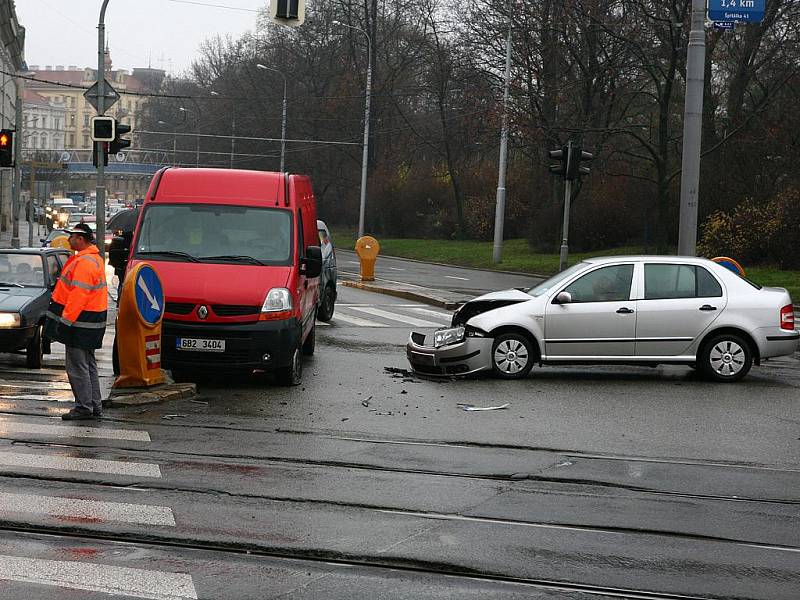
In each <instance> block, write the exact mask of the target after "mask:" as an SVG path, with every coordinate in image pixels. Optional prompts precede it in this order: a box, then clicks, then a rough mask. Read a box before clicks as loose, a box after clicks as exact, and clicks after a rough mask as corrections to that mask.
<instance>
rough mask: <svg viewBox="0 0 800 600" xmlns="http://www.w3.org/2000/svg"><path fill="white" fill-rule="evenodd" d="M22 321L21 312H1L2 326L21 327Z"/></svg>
mask: <svg viewBox="0 0 800 600" xmlns="http://www.w3.org/2000/svg"><path fill="white" fill-rule="evenodd" d="M21 323H22V321H21V320H20V318H19V313H0V327H2V328H8V327H19V326H20V324H21Z"/></svg>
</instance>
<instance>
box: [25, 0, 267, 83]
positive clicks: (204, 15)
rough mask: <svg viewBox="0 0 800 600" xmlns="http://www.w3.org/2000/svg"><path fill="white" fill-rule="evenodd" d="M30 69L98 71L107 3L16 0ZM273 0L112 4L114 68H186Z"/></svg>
mask: <svg viewBox="0 0 800 600" xmlns="http://www.w3.org/2000/svg"><path fill="white" fill-rule="evenodd" d="M15 3H16V8H17V19H18V20H19V22H20V24H21V25H22V26H23V27H25V61H26V62H27V63H28V65H38V66H39V67H40V68H44V67H45V66H46V65H53V66H55V65H64V67H65V68H66V67H67V66H69V65H75V66H77V67H79V68H83V67H97V21H98V20H99V17H100V7H101V6H102V4H103V2H102V0H15ZM268 3H269V0H110V2H109V3H108V8H107V9H106V18H105V23H106V40H107V41H108V43H109V47H110V49H111V60H112V62H113V66H114V68H115V69H128V70H131V69H133V68H134V67H147V66H148V65H150V66H152V67H153V68H162V69H164V70H166V71H168V72H170V73H173V74H177V73H180V72H183V71H184V70H186V69H187V68H188V67H189V65H190V64H191V62H192V60H193V59H194V58H195V57H196V56H197V54H198V48H199V46H200V44H201V42H203V40H205V39H206V38H209V37H213V36H215V35H217V34H219V35H225V34H231V35H233V36H234V37H238V36H239V35H241V34H242V33H244V32H246V31H248V30H250V31H252V30H254V29H255V23H256V17H257V11H258V10H259V9H262V8H263V7H265V6H267V5H268Z"/></svg>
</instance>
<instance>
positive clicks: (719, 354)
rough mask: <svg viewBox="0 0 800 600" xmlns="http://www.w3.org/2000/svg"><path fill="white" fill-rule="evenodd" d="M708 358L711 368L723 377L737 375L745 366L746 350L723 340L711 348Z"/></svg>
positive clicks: (732, 342) (734, 343)
mask: <svg viewBox="0 0 800 600" xmlns="http://www.w3.org/2000/svg"><path fill="white" fill-rule="evenodd" d="M708 358H709V362H710V363H711V368H712V369H713V370H714V371H715V372H716V373H718V374H720V375H722V376H723V377H731V376H732V375H736V374H737V373H738V372H739V371H741V370H742V368H743V367H744V364H745V352H744V349H743V348H742V347H741V346H740V345H739V344H737V343H736V342H734V341H731V340H723V341H720V342H719V343H717V344H715V345H714V346H713V347H712V348H711V352H710V353H709V356H708Z"/></svg>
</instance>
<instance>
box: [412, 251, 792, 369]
mask: <svg viewBox="0 0 800 600" xmlns="http://www.w3.org/2000/svg"><path fill="white" fill-rule="evenodd" d="M799 339H800V333H798V332H797V331H795V328H794V309H793V306H792V300H791V298H790V297H789V293H788V292H787V291H786V290H785V289H783V288H764V287H760V286H758V285H756V284H754V283H751V282H750V281H748V280H746V279H744V278H742V277H739V276H738V275H736V274H735V273H733V272H732V271H729V270H728V269H726V268H725V267H723V266H721V265H718V264H717V263H715V262H712V261H710V260H706V259H703V258H690V257H677V256H627V257H626V256H614V257H604V258H593V259H589V260H586V261H584V262H581V263H579V264H576V265H574V266H572V267H570V268H569V269H567V270H565V271H562V272H561V273H559V274H558V275H555V276H553V277H551V278H550V279H547V280H545V281H543V282H542V283H540V284H539V285H537V286H536V287H533V288H531V289H529V290H526V291H521V290H507V291H503V292H493V293H490V294H486V295H484V296H480V297H478V298H475V299H474V300H471V301H470V302H467V303H466V304H464V305H463V306H462V307H461V308H460V309H459V310H458V311H457V312H456V313H455V314H454V315H453V322H452V326H451V327H449V328H446V329H440V330H438V331H436V332H435V333H434V334H433V336H426V335H425V334H423V333H419V332H412V333H411V336H410V339H409V341H408V345H407V346H406V354H407V356H408V360H409V362H410V363H411V367H412V368H413V369H414V370H415V371H416V372H418V373H423V374H427V375H448V376H449V375H467V374H470V373H476V372H478V371H488V370H491V371H492V372H493V373H494V374H495V375H496V376H498V377H501V378H504V379H519V378H522V377H526V376H527V375H528V373H529V372H530V370H531V368H532V367H533V366H534V364H535V363H539V364H540V365H541V364H570V363H572V364H580V363H595V364H597V363H610V364H611V363H616V364H640V365H656V364H666V363H669V364H679V365H689V366H691V367H694V368H699V369H701V370H702V371H703V373H705V374H706V375H707V376H708V377H709V378H711V379H713V380H715V381H723V382H725V381H737V380H739V379H741V378H742V377H744V376H745V375H746V374H747V372H748V371H749V370H750V367H751V366H752V364H753V363H755V364H760V362H761V361H762V360H763V359H765V358H771V357H775V356H784V355H789V354H792V353H794V352H795V351H797V348H798V340H799Z"/></svg>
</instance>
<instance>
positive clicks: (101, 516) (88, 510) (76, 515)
mask: <svg viewBox="0 0 800 600" xmlns="http://www.w3.org/2000/svg"><path fill="white" fill-rule="evenodd" d="M8 512H12V513H29V514H37V515H49V516H51V517H66V518H67V519H74V520H76V521H83V520H89V521H115V522H117V523H139V524H142V525H166V526H170V527H174V526H175V517H174V515H173V514H172V509H170V508H169V507H166V506H150V505H147V504H128V503H125V502H103V501H100V500H81V499H78V498H60V497H58V496H40V495H38V494H6V493H3V492H0V514H4V513H8Z"/></svg>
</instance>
